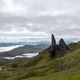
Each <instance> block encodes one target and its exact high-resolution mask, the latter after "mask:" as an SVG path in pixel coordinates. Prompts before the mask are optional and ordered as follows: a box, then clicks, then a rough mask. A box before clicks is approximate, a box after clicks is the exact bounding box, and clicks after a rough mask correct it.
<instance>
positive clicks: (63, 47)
mask: <svg viewBox="0 0 80 80" xmlns="http://www.w3.org/2000/svg"><path fill="white" fill-rule="evenodd" d="M58 46H59V50H60V51H63V52H65V51H67V50H69V47H68V45H67V44H66V43H65V41H64V40H63V39H60V41H59V45H58Z"/></svg>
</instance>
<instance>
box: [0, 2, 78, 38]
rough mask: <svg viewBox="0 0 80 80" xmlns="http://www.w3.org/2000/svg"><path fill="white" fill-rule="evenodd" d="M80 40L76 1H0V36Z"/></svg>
mask: <svg viewBox="0 0 80 80" xmlns="http://www.w3.org/2000/svg"><path fill="white" fill-rule="evenodd" d="M51 33H54V34H55V35H56V37H64V38H72V37H73V38H75V37H79V38H80V0H0V37H6V36H7V37H14V36H15V37H50V35H51Z"/></svg>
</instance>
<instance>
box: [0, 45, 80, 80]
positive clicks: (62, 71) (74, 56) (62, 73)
mask: <svg viewBox="0 0 80 80" xmlns="http://www.w3.org/2000/svg"><path fill="white" fill-rule="evenodd" d="M70 48H71V50H70V51H69V52H68V53H66V54H65V55H64V56H62V57H57V56H56V57H54V58H53V59H50V57H49V53H48V51H47V50H45V51H43V52H42V53H41V54H40V55H39V56H37V57H34V58H32V59H15V60H11V61H9V62H7V63H4V67H3V70H1V71H0V80H80V46H79V45H78V46H77V45H70Z"/></svg>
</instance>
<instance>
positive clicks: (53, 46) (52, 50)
mask: <svg viewBox="0 0 80 80" xmlns="http://www.w3.org/2000/svg"><path fill="white" fill-rule="evenodd" d="M55 53H56V39H55V37H54V35H53V34H52V37H51V46H50V57H51V58H52V57H53V56H55Z"/></svg>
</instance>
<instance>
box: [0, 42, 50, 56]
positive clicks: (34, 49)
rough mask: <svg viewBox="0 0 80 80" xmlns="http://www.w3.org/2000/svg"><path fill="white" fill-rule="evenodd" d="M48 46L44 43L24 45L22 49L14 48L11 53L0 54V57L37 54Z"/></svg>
mask: <svg viewBox="0 0 80 80" xmlns="http://www.w3.org/2000/svg"><path fill="white" fill-rule="evenodd" d="M49 45H50V44H47V43H46V42H45V43H43V42H40V43H38V44H37V45H25V46H22V47H18V48H15V49H13V50H11V51H6V52H0V57H14V56H16V55H20V54H25V53H39V52H41V51H42V50H44V49H46V48H48V47H49Z"/></svg>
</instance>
